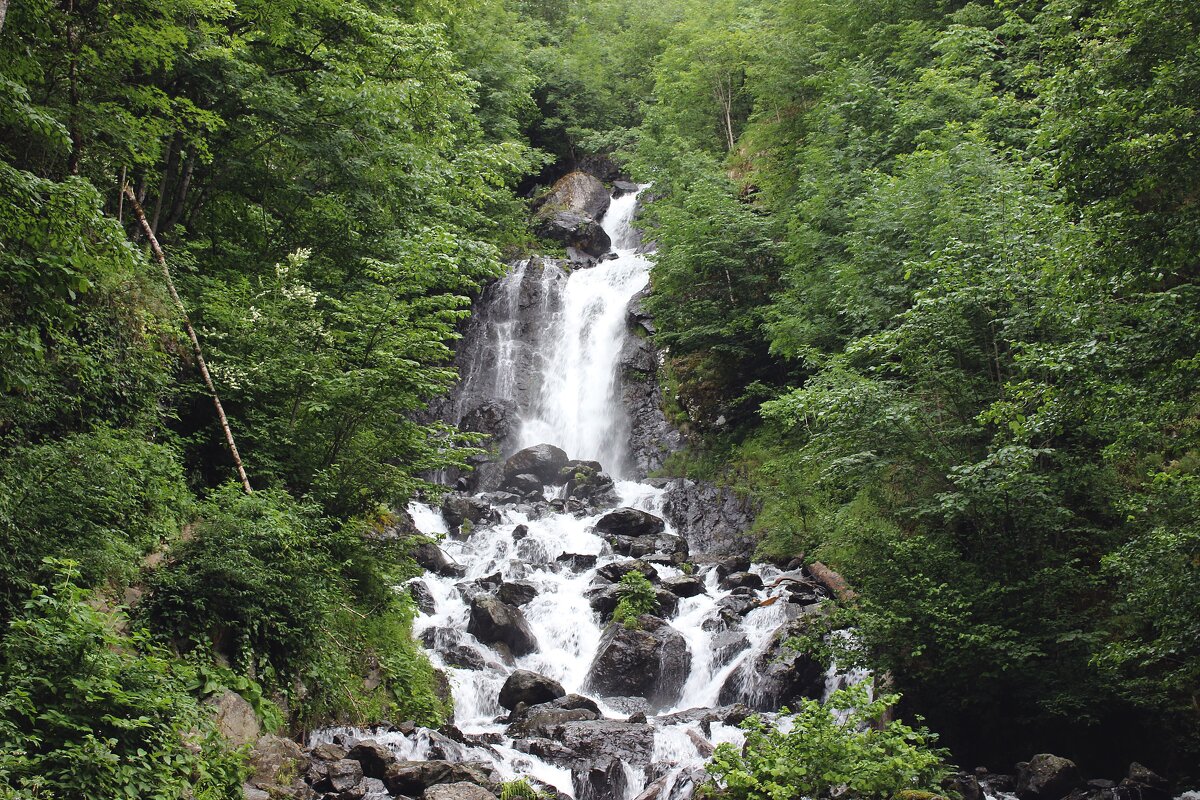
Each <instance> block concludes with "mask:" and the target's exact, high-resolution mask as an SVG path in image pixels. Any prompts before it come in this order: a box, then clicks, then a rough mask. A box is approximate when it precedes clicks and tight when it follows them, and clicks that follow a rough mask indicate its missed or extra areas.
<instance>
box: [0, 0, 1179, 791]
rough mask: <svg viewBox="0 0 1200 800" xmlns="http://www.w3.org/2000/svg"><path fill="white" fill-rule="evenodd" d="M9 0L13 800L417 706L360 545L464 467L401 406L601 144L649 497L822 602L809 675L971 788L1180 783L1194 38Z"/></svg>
mask: <svg viewBox="0 0 1200 800" xmlns="http://www.w3.org/2000/svg"><path fill="white" fill-rule="evenodd" d="M5 8H6V13H5V14H0V686H2V687H3V695H0V798H2V799H3V800H8V799H9V798H13V800H15V799H16V798H22V799H23V798H26V797H29V796H34V797H54V798H67V799H71V800H73V799H74V798H89V799H91V798H94V799H95V800H110V799H111V798H113V797H120V796H144V797H151V796H153V797H164V798H182V797H195V798H197V800H206V799H207V798H223V797H237V796H239V793H240V788H239V787H240V783H241V779H242V776H241V774H240V769H241V766H240V764H241V754H239V753H230V752H229V750H228V748H227V747H226V746H225V745H224V744H222V742H221V741H220V740H219V739H218V738H217V737H216V735H215V733H214V732H213V730H212V720H211V714H210V713H209V712H208V710H207V706H206V704H205V703H204V701H205V700H206V699H207V698H208V697H210V696H211V695H214V694H219V693H220V692H222V691H224V689H225V688H227V687H228V688H233V689H235V690H237V691H239V692H241V693H243V694H244V696H245V697H246V698H247V699H248V700H250V701H251V702H252V704H254V705H255V706H256V708H258V710H259V711H260V713H261V715H262V716H263V719H264V721H265V722H266V723H267V724H268V727H270V726H272V725H274V726H278V727H279V729H280V730H281V731H283V732H287V733H293V734H295V733H299V732H301V731H303V730H305V729H307V728H309V727H312V726H315V725H319V724H322V723H326V722H331V721H341V722H355V721H372V720H379V719H383V718H392V719H414V720H416V721H418V722H421V723H427V724H435V723H438V722H440V721H442V720H444V719H445V718H446V716H447V714H448V711H449V700H448V698H446V697H445V696H443V694H442V693H441V690H439V688H438V682H437V676H436V675H435V674H434V671H433V669H432V667H431V665H430V664H429V662H428V661H427V660H426V659H425V658H424V656H423V655H422V654H421V651H420V649H419V648H418V646H417V645H416V643H414V642H413V640H412V638H411V621H412V618H413V615H414V613H415V612H414V609H413V607H412V603H411V601H410V600H409V598H408V597H407V595H403V594H397V593H396V592H395V591H393V588H392V587H393V586H394V585H395V584H396V582H398V581H400V580H403V579H406V578H408V577H411V576H413V575H415V574H417V572H418V571H419V569H418V568H417V567H416V566H415V564H414V563H413V562H412V561H411V559H410V558H409V557H408V554H407V548H406V546H405V544H406V539H405V534H404V533H403V531H402V526H401V525H400V524H399V523H398V520H397V519H396V517H395V516H394V514H393V512H394V510H395V509H397V508H403V507H404V505H405V504H406V503H407V502H408V501H409V500H410V499H412V498H413V497H414V496H416V495H417V494H418V493H419V492H422V491H426V490H428V491H431V492H436V488H434V487H430V486H429V485H427V484H426V482H425V481H424V480H423V477H422V476H424V475H427V474H429V472H430V471H433V470H438V469H442V468H463V467H465V465H466V464H467V460H468V458H469V457H470V456H471V454H472V453H473V452H474V451H473V449H472V448H473V446H474V445H476V444H478V439H477V438H475V437H473V436H471V435H467V434H463V433H461V432H459V431H456V430H454V429H452V428H449V427H448V426H445V425H441V424H437V423H428V422H423V421H422V420H423V419H425V418H426V417H425V416H423V415H422V412H423V411H424V410H425V409H426V407H427V405H428V403H429V402H430V401H431V400H432V399H433V398H435V397H436V396H438V395H439V394H441V393H443V392H445V391H446V390H447V389H448V388H449V387H450V386H452V385H453V382H454V381H455V380H456V376H455V374H454V371H453V370H452V369H451V367H450V358H451V356H452V352H453V350H452V348H453V346H454V343H455V341H456V339H457V337H458V335H459V333H458V332H459V326H460V323H461V322H462V321H463V320H464V319H465V318H466V316H467V314H468V313H469V312H468V310H469V307H470V299H471V297H472V296H473V295H474V294H475V293H477V292H478V291H479V290H480V289H481V288H482V287H483V286H484V285H485V284H486V283H487V282H488V281H489V280H491V279H493V278H494V277H496V276H498V275H500V274H501V273H502V271H503V269H504V263H505V261H506V260H508V259H511V258H513V257H516V256H518V255H521V254H525V253H529V252H534V251H536V250H539V249H541V250H544V249H545V246H544V245H543V244H540V243H538V242H537V241H536V240H535V239H534V238H533V237H532V235H531V234H530V232H529V230H528V225H527V216H528V207H527V202H526V197H528V196H531V195H533V194H536V193H537V191H538V190H539V189H540V188H541V187H543V186H545V185H547V184H548V183H549V182H550V181H551V180H553V179H554V178H556V177H557V176H559V175H561V174H563V173H565V172H566V171H568V170H570V169H572V168H574V167H576V166H584V167H587V166H589V164H598V163H603V160H604V159H611V160H613V161H615V162H616V163H617V164H619V165H621V166H622V168H624V169H625V170H626V171H627V172H628V173H629V174H630V175H631V176H632V177H633V178H635V179H636V180H639V181H643V182H652V183H653V189H652V190H651V191H650V192H649V193H648V194H650V195H652V196H653V199H652V202H651V203H649V204H648V207H647V210H646V212H645V213H644V215H643V217H642V220H641V224H642V226H643V227H644V228H645V234H646V237H647V238H648V239H651V240H653V241H654V242H656V243H657V244H658V247H659V251H658V255H657V256H656V263H655V266H654V268H653V272H652V294H651V296H650V299H649V306H650V309H651V310H652V312H653V313H654V315H655V317H656V325H657V328H658V333H657V335H656V340H655V341H656V344H657V345H658V346H659V347H660V348H663V349H665V351H666V353H667V360H666V375H665V379H664V387H665V390H666V393H667V394H668V395H669V397H668V402H669V405H670V409H669V410H670V412H671V414H672V415H673V418H674V419H675V420H676V421H677V422H678V423H680V425H681V426H682V427H683V429H684V430H685V431H686V432H687V433H688V437H689V442H690V445H689V448H688V450H686V451H685V452H683V453H680V454H677V455H676V456H675V457H673V458H672V460H671V461H670V462H669V467H668V470H667V471H668V472H673V473H677V474H688V475H690V476H693V477H704V478H709V479H714V480H716V481H718V482H719V483H723V484H726V485H730V486H732V487H734V488H735V489H737V490H738V491H740V492H743V493H745V494H747V495H748V496H750V497H752V498H753V499H754V500H755V502H757V503H759V504H761V507H762V510H761V514H760V515H759V517H758V523H757V531H756V532H757V533H758V534H759V535H760V539H761V544H760V545H759V555H760V556H761V557H763V558H778V559H782V560H785V561H786V560H789V559H791V558H792V557H795V556H797V555H804V556H806V557H807V558H810V559H820V560H822V561H824V562H825V563H827V564H829V565H830V566H831V567H833V568H835V569H837V570H838V571H839V572H840V573H841V574H843V575H844V576H845V577H846V578H847V579H848V580H849V581H850V582H851V583H852V584H853V585H854V587H855V589H856V590H857V592H858V600H857V601H856V602H854V603H852V604H847V605H846V606H845V607H844V608H842V609H840V610H839V611H838V613H837V616H836V618H835V620H834V622H835V623H837V624H843V623H852V624H854V625H856V626H857V628H858V630H859V632H860V636H859V641H861V643H862V647H861V649H859V650H858V651H856V652H855V653H852V654H850V653H843V654H840V655H839V657H840V658H841V659H848V658H851V657H853V658H857V659H859V660H860V661H861V662H862V663H864V664H866V665H868V666H870V667H871V668H873V669H874V670H876V671H877V673H879V674H883V673H885V672H886V673H889V674H890V676H891V678H892V679H893V681H894V688H895V690H896V691H897V692H899V693H900V694H901V696H902V699H901V700H900V701H899V707H898V708H899V711H900V712H901V714H902V715H903V716H904V717H905V718H906V719H910V718H912V717H913V716H914V715H916V714H920V715H923V717H924V723H923V724H924V725H926V726H928V728H929V729H931V730H932V731H934V732H936V733H937V734H938V735H939V736H940V738H939V739H938V744H939V746H945V747H947V748H948V749H949V752H950V753H951V755H952V758H953V760H955V761H956V762H957V763H960V764H962V765H964V766H974V764H976V763H983V764H988V765H993V766H1000V765H1005V766H1006V765H1010V764H1012V763H1013V762H1015V761H1017V760H1019V759H1024V758H1027V757H1029V756H1030V755H1031V754H1032V753H1037V752H1044V751H1049V752H1056V753H1058V752H1064V753H1069V754H1070V755H1071V756H1072V757H1074V758H1076V759H1077V760H1079V761H1080V762H1081V764H1082V765H1087V764H1088V763H1089V762H1092V763H1110V762H1111V763H1115V762H1118V761H1120V762H1123V763H1128V761H1129V760H1131V759H1139V760H1144V761H1146V762H1150V763H1153V764H1154V765H1156V767H1157V768H1158V769H1161V770H1163V771H1164V772H1167V771H1171V772H1173V773H1174V774H1186V770H1188V769H1189V768H1190V769H1194V765H1195V764H1196V763H1197V759H1200V710H1198V709H1200V694H1198V692H1200V688H1198V687H1200V479H1198V477H1197V464H1198V461H1200V455H1198V453H1200V451H1198V443H1200V442H1198V439H1200V416H1198V409H1200V405H1198V400H1200V391H1198V390H1200V357H1198V355H1197V353H1200V262H1198V261H1197V253H1200V202H1198V198H1200V151H1198V148H1200V5H1197V4H1195V3H1186V2H1184V3H1180V2H1166V1H1165V0H1097V2H1083V1H1082V0H998V2H983V1H982V0H978V1H976V0H937V1H935V0H895V1H894V2H881V1H880V0H855V2H852V3H828V2H824V1H823V0H710V1H709V2H698V1H697V0H665V2H659V3H652V4H646V3H635V2H631V1H630V0H545V2H534V0H442V1H441V2H428V1H427V0H417V1H416V2H413V3H407V4H400V5H389V4H380V3H375V2H369V0H337V2H332V1H331V0H311V1H310V2H303V3H301V2H295V1H294V0H165V1H164V2H149V0H86V1H85V0H64V2H49V1H48V0H9V2H7V3H4V2H3V1H2V0H0V9H5ZM126 186H128V187H129V189H130V191H131V192H132V194H133V195H134V197H135V198H136V200H137V205H138V206H140V207H141V208H143V209H144V210H145V215H146V217H147V221H148V223H149V225H150V226H151V227H152V229H153V232H154V235H155V237H156V239H157V240H158V241H160V242H161V244H162V246H163V249H164V251H165V253H166V258H167V262H168V266H169V269H170V272H171V275H172V277H173V279H174V283H175V285H176V287H177V289H178V293H179V295H180V297H181V299H182V301H183V303H184V305H185V306H186V308H187V311H188V314H189V317H190V319H191V322H192V324H193V325H194V327H195V329H196V332H197V337H198V339H199V341H200V343H201V346H202V347H203V350H204V354H205V357H206V358H207V361H208V363H209V366H210V368H211V371H212V377H213V381H214V384H215V386H216V387H217V389H218V391H219V393H220V396H221V400H222V402H223V406H224V409H225V411H226V412H227V414H228V418H229V423H230V428H231V433H232V435H233V436H234V438H236V441H237V443H238V447H239V448H240V451H241V455H242V457H243V459H244V461H245V466H246V469H247V473H248V478H249V482H250V484H251V486H252V487H253V490H254V491H253V493H252V494H249V495H248V494H246V493H245V492H244V491H243V490H242V489H241V486H240V484H239V483H238V481H237V480H236V474H235V470H234V463H233V460H232V458H231V456H230V454H229V451H228V449H227V447H226V445H225V438H224V435H223V432H222V429H221V426H220V425H219V424H218V420H217V417H216V414H215V412H214V407H213V403H212V400H211V398H210V397H209V396H208V391H207V389H206V388H205V385H204V383H203V382H202V380H201V377H200V374H199V372H198V370H197V363H196V358H195V355H194V353H193V349H192V345H191V343H190V341H189V340H188V338H187V336H186V335H185V333H184V328H183V321H182V319H181V317H180V315H179V313H178V311H177V309H176V307H175V305H174V304H173V301H172V299H171V297H170V294H169V292H168V289H167V286H166V284H165V282H164V278H163V275H162V272H161V270H160V267H159V265H158V264H157V263H156V262H155V260H154V258H153V257H152V255H151V252H150V249H149V247H148V241H147V237H146V236H145V234H144V233H143V232H142V230H141V228H140V225H139V222H138V220H137V216H136V210H135V208H134V203H133V202H132V201H130V200H129V199H128V197H127V196H125V195H124V194H123V188H124V187H126ZM622 602H625V601H622ZM627 605H628V604H627ZM368 673H371V674H377V675H379V676H381V680H380V681H379V682H378V684H377V685H376V683H375V682H370V683H365V682H364V681H363V677H364V676H365V675H367V674H368ZM368 685H370V686H373V688H367V687H368ZM68 689H69V690H68ZM894 699H895V698H892V697H890V696H889V697H888V702H889V703H890V702H892V701H893V700H894ZM876 710H879V711H880V713H882V709H876ZM809 713H810V714H812V715H813V717H814V720H815V719H817V717H819V716H820V715H819V714H818V713H817V710H816V709H809ZM820 720H821V722H822V724H824V717H820ZM814 724H816V723H815V722H814ZM914 724H915V723H914ZM895 731H896V737H897V738H896V741H897V742H909V741H915V739H912V737H916V738H918V739H920V744H922V745H923V744H924V743H925V741H926V740H925V738H924V736H925V732H924V728H919V727H918V728H911V729H910V728H907V727H904V726H897V727H896V728H895ZM913 731H918V733H914V732H913ZM834 733H836V732H834ZM830 736H831V739H830V741H832V742H835V743H837V742H840V739H839V738H838V737H837V736H834V735H833V734H832V733H831V734H830ZM760 739H761V741H760V744H761V745H762V746H763V748H765V749H764V752H769V751H771V750H772V748H776V747H779V748H790V747H792V745H793V743H792V742H790V740H788V739H787V738H786V737H781V736H780V735H777V734H768V733H765V732H764V733H763V734H762V736H761V737H760ZM185 741H186V742H188V743H189V744H188V746H184V745H183V743H184V742H185ZM930 741H932V739H930ZM193 745H194V746H193ZM831 746H832V745H831ZM838 746H839V747H840V746H841V745H840V744H838ZM888 746H889V747H890V746H891V744H889V745H888ZM897 746H899V745H897ZM905 746H906V747H907V745H905ZM869 749H870V748H867V750H869ZM885 749H886V748H885ZM856 752H857V750H856ZM889 752H890V751H889ZM914 752H915V750H914ZM721 757H722V758H723V759H725V760H724V762H723V763H724V765H725V767H723V768H728V771H729V772H730V774H733V773H737V774H738V775H743V774H745V775H748V776H751V777H747V778H745V780H744V781H743V782H744V783H746V786H750V784H751V783H754V785H755V786H758V784H757V783H755V782H757V781H759V779H760V777H761V776H760V775H759V774H758V773H757V772H756V770H757V769H758V765H757V764H755V763H748V762H742V761H739V760H738V758H739V757H737V756H736V754H732V753H729V752H724V751H723V752H722V754H721ZM856 757H857V756H856ZM924 757H925V755H921V756H920V758H924ZM922 764H923V762H922ZM918 766H920V769H921V770H923V771H922V775H921V778H922V780H923V781H925V782H927V783H929V784H930V786H932V782H933V780H934V778H935V777H937V775H936V774H935V773H936V772H937V770H936V769H934V766H933V762H930V764H929V765H918ZM939 768H940V767H939ZM926 773H927V774H926ZM739 780H742V778H739ZM763 780H764V781H765V780H766V778H763ZM763 785H766V784H763ZM881 785H882V784H881ZM923 785H924V784H923ZM746 791H747V792H750V791H751V790H750V789H747V790H746ZM754 791H758V789H754ZM745 796H750V795H749V794H746V795H745Z"/></svg>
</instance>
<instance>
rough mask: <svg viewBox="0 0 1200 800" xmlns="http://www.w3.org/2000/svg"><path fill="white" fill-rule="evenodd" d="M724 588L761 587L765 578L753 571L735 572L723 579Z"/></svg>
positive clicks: (722, 586) (722, 585)
mask: <svg viewBox="0 0 1200 800" xmlns="http://www.w3.org/2000/svg"><path fill="white" fill-rule="evenodd" d="M721 588H722V589H761V588H763V579H762V576H761V575H756V574H754V573H753V572H733V573H730V574H729V575H726V576H725V577H724V578H722V579H721Z"/></svg>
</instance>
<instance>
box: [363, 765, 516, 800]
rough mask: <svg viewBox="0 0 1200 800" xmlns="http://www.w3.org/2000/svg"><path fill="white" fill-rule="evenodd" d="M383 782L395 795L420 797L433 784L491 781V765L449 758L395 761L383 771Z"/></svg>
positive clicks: (482, 782)
mask: <svg viewBox="0 0 1200 800" xmlns="http://www.w3.org/2000/svg"><path fill="white" fill-rule="evenodd" d="M382 780H383V783H384V786H386V787H387V790H388V791H389V792H390V793H392V794H393V795H404V796H406V797H419V796H421V795H422V794H424V792H425V790H426V789H428V788H429V787H430V786H435V785H438V784H443V783H460V782H461V783H473V784H477V785H478V784H490V783H492V782H493V780H492V769H491V767H490V766H489V765H486V764H481V763H472V762H464V763H458V764H456V763H452V762H449V761H441V760H430V761H393V762H392V763H391V764H389V765H388V766H387V769H386V770H385V771H384V775H383V779H382Z"/></svg>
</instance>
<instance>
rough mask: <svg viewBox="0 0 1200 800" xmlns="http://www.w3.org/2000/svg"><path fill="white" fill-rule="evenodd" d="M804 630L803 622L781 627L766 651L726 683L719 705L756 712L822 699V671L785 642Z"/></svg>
mask: <svg viewBox="0 0 1200 800" xmlns="http://www.w3.org/2000/svg"><path fill="white" fill-rule="evenodd" d="M804 630H805V627H804V621H803V620H797V621H796V622H795V623H788V624H785V625H781V626H780V627H779V629H778V630H776V631H775V633H774V634H773V635H772V637H771V641H770V642H769V643H768V645H767V647H766V649H765V650H764V651H763V652H762V653H760V654H759V655H758V657H757V658H754V659H748V660H747V661H745V662H744V663H742V664H741V666H739V667H738V668H737V669H736V670H734V671H733V673H732V674H730V676H729V677H728V678H727V679H726V680H725V683H724V684H723V685H722V686H721V692H720V695H719V696H718V702H719V703H721V704H722V705H732V704H733V703H745V704H746V705H748V706H750V707H751V708H753V709H754V710H755V711H777V710H778V709H779V708H780V707H782V706H791V707H795V705H796V704H797V701H799V700H800V699H801V698H809V699H813V700H819V699H821V697H822V695H824V693H825V668H824V667H823V666H822V665H821V663H820V662H819V661H817V660H816V659H815V658H813V656H812V655H811V654H810V653H803V652H798V651H796V650H793V649H791V647H789V646H788V644H787V642H788V641H789V640H791V639H794V638H795V637H796V636H799V635H800V634H801V633H803V632H804Z"/></svg>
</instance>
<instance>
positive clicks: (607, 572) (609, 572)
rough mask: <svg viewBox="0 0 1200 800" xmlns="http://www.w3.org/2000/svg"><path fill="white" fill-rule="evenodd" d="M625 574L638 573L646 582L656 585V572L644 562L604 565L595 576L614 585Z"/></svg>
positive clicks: (615, 562)
mask: <svg viewBox="0 0 1200 800" xmlns="http://www.w3.org/2000/svg"><path fill="white" fill-rule="evenodd" d="M627 572H640V573H642V575H643V576H645V578H646V580H648V581H650V582H651V583H658V582H659V580H658V571H657V570H655V569H654V567H652V566H650V565H649V564H647V563H646V562H645V561H637V560H631V561H614V562H612V563H611V564H605V565H604V566H602V567H600V568H599V569H597V570H596V575H598V576H599V577H601V578H603V579H604V580H606V581H610V582H611V583H616V582H617V581H619V580H621V578H622V577H624V575H625V573H627Z"/></svg>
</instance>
